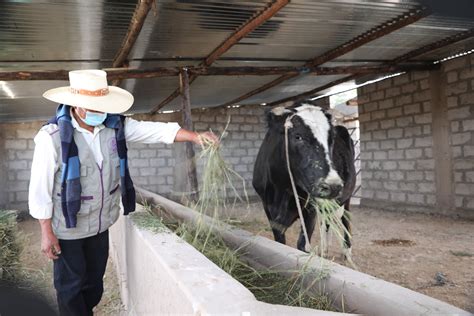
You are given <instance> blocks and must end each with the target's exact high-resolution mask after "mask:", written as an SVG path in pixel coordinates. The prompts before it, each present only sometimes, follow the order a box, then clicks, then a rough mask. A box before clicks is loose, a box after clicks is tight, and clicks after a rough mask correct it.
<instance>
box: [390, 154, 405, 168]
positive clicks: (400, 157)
mask: <svg viewBox="0 0 474 316" xmlns="http://www.w3.org/2000/svg"><path fill="white" fill-rule="evenodd" d="M403 152H404V151H403V150H389V151H388V159H392V160H398V159H403ZM394 168H396V164H395V163H394Z"/></svg>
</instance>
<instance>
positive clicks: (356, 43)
mask: <svg viewBox="0 0 474 316" xmlns="http://www.w3.org/2000/svg"><path fill="white" fill-rule="evenodd" d="M430 14H431V11H430V10H429V9H428V8H420V9H415V10H411V11H408V12H406V13H404V14H402V15H399V16H397V17H396V18H394V19H392V20H390V21H388V22H385V23H383V24H381V25H378V26H376V27H374V28H372V29H370V30H368V31H367V32H365V33H363V34H361V35H359V36H357V37H356V38H354V39H352V40H350V41H348V42H346V43H344V44H342V45H340V46H338V47H336V48H334V49H332V50H330V51H328V52H326V53H324V54H322V55H320V56H317V57H315V58H313V59H311V60H308V61H307V62H306V64H305V66H309V65H312V66H319V65H322V64H324V63H326V62H329V61H331V60H333V59H336V58H338V57H340V56H343V55H345V54H347V53H349V52H351V51H353V50H355V49H356V48H359V47H361V46H363V45H365V44H367V43H369V42H371V41H374V40H376V39H378V38H381V37H383V36H385V35H387V34H390V33H392V32H394V31H397V30H399V29H401V28H403V27H405V26H407V25H410V24H413V23H415V22H417V21H419V20H420V19H422V18H424V17H426V16H428V15H430ZM294 77H296V75H285V76H281V77H279V78H277V79H275V80H273V81H271V82H269V83H267V84H265V85H263V86H261V87H259V88H257V89H255V90H252V91H250V92H248V93H246V94H244V95H242V96H240V97H238V98H236V99H234V100H232V101H229V102H227V103H225V104H222V105H221V106H222V107H225V106H228V105H232V104H236V103H238V102H240V101H243V100H245V99H248V98H250V97H252V96H254V95H256V94H259V93H261V92H263V91H266V90H268V89H270V88H273V87H275V86H277V85H279V84H280V83H282V82H284V81H286V80H288V79H291V78H294ZM221 106H219V107H221Z"/></svg>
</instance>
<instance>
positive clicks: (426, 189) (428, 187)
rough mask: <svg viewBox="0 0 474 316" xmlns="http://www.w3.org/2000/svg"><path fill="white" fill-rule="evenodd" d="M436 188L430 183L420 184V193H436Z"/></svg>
mask: <svg viewBox="0 0 474 316" xmlns="http://www.w3.org/2000/svg"><path fill="white" fill-rule="evenodd" d="M435 190H436V189H435V186H434V184H433V183H430V182H418V191H419V192H423V193H434V192H435Z"/></svg>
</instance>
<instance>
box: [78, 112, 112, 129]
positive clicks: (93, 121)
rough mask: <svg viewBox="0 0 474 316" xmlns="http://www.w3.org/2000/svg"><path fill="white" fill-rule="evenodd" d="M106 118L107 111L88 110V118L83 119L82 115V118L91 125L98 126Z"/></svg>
mask: <svg viewBox="0 0 474 316" xmlns="http://www.w3.org/2000/svg"><path fill="white" fill-rule="evenodd" d="M79 117H80V116H79ZM106 118H107V113H96V112H89V111H86V118H85V119H83V118H82V117H81V120H82V121H83V122H84V123H86V124H87V125H89V126H98V125H100V124H102V123H104V121H105V119H106Z"/></svg>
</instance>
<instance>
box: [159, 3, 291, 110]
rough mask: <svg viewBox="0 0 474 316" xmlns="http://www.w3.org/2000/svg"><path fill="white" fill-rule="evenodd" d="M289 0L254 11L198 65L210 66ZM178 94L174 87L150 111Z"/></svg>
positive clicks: (193, 77) (191, 78) (193, 78)
mask: <svg viewBox="0 0 474 316" xmlns="http://www.w3.org/2000/svg"><path fill="white" fill-rule="evenodd" d="M289 2H290V0H275V1H273V2H272V3H271V4H269V5H268V6H267V7H266V8H265V9H263V10H262V11H260V12H258V13H256V14H255V15H254V16H253V17H252V18H250V19H249V20H248V21H247V22H246V23H244V24H243V25H242V26H240V27H239V28H238V29H237V30H235V31H234V33H232V34H231V35H230V36H229V37H228V38H227V39H226V40H224V41H223V42H222V43H221V44H220V45H219V46H218V47H216V48H215V49H214V50H213V51H212V52H211V53H210V54H209V55H208V56H207V57H206V58H205V59H204V60H203V61H202V62H201V64H200V66H206V67H208V66H210V65H211V64H212V63H214V61H216V60H217V59H218V58H219V57H220V56H222V55H223V54H224V53H225V52H226V51H228V50H229V49H230V48H231V47H232V46H234V45H235V44H236V43H238V42H239V41H240V40H241V39H242V38H244V37H245V36H247V35H248V34H249V33H251V32H252V31H254V30H255V29H256V28H258V27H259V26H260V25H262V24H263V23H265V22H266V21H268V20H269V19H270V18H271V17H273V16H274V15H275V14H276V13H277V12H278V11H280V10H281V9H282V8H283V7H284V6H286V5H287V4H288V3H289ZM195 79H196V77H195V76H190V78H189V84H191V83H192V82H193V81H194V80H195ZM178 95H179V88H178V89H176V90H175V91H174V92H173V93H172V94H171V95H169V96H168V97H167V98H166V99H165V100H163V101H162V102H161V103H160V104H158V105H157V106H155V107H154V108H153V109H152V110H151V111H150V113H156V112H158V111H159V110H160V109H162V108H163V107H164V106H165V105H167V104H168V103H170V102H171V101H173V100H174V99H175V98H176V97H177V96H178Z"/></svg>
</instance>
